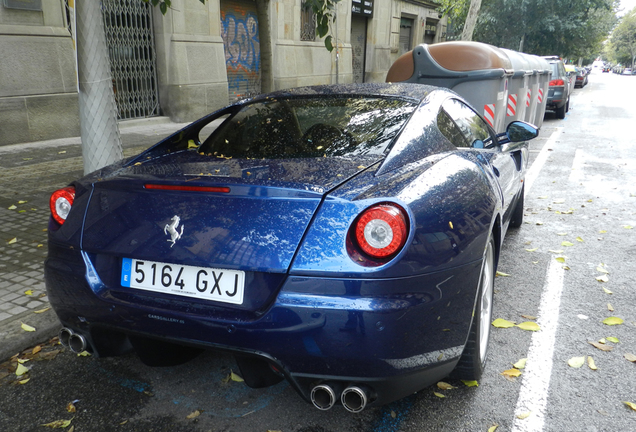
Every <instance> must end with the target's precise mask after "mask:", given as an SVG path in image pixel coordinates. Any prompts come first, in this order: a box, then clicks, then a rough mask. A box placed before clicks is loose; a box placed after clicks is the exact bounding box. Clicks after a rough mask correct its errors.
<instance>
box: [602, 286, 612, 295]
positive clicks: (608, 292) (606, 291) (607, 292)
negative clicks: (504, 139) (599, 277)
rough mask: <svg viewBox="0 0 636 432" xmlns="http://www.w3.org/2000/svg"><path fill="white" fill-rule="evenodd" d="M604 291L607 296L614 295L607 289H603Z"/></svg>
mask: <svg viewBox="0 0 636 432" xmlns="http://www.w3.org/2000/svg"><path fill="white" fill-rule="evenodd" d="M603 291H605V294H614V293H613V292H611V291H610V290H608V289H607V288H605V287H603Z"/></svg>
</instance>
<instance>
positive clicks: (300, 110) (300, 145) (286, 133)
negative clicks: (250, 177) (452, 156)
mask: <svg viewBox="0 0 636 432" xmlns="http://www.w3.org/2000/svg"><path fill="white" fill-rule="evenodd" d="M416 106H417V104H416V103H414V102H413V101H409V100H404V99H397V98H380V97H334V96H331V97H311V98H289V99H271V100H265V101H259V102H256V103H252V104H248V105H245V106H243V107H242V108H241V109H240V111H239V112H238V113H236V114H235V115H233V116H231V117H230V118H228V119H227V120H226V121H225V122H224V123H223V124H221V126H220V127H219V128H218V129H217V130H216V131H215V132H214V133H213V134H212V135H211V136H210V137H209V138H208V139H207V140H206V141H205V142H204V143H203V145H202V146H201V147H200V148H199V151H200V152H203V153H205V154H212V155H215V156H224V157H234V158H266V159H288V158H308V157H332V156H352V155H356V156H362V155H382V154H383V153H384V152H385V150H386V149H387V147H388V146H389V144H390V143H391V142H392V140H393V138H395V136H396V135H397V133H398V132H399V131H400V129H401V128H402V126H403V125H404V123H405V122H406V121H407V120H408V118H409V116H410V115H411V113H412V112H413V110H414V109H415V107H416Z"/></svg>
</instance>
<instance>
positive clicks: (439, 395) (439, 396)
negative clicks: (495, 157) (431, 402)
mask: <svg viewBox="0 0 636 432" xmlns="http://www.w3.org/2000/svg"><path fill="white" fill-rule="evenodd" d="M433 394H434V395H435V396H437V397H438V398H445V397H446V396H444V395H443V394H441V393H438V392H433Z"/></svg>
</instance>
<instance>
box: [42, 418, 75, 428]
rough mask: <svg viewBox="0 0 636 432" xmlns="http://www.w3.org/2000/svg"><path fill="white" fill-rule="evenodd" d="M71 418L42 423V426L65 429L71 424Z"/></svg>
mask: <svg viewBox="0 0 636 432" xmlns="http://www.w3.org/2000/svg"><path fill="white" fill-rule="evenodd" d="M72 420H73V419H71V420H55V421H53V422H51V423H46V424H41V425H40V426H44V427H48V428H51V429H65V428H67V427H69V426H70V425H71V421H72Z"/></svg>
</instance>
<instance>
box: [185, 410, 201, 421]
mask: <svg viewBox="0 0 636 432" xmlns="http://www.w3.org/2000/svg"><path fill="white" fill-rule="evenodd" d="M200 415H201V411H199V410H196V411H194V412H191V413H190V414H188V415H187V416H186V418H187V419H188V420H192V419H193V418H197V417H199V416H200Z"/></svg>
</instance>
